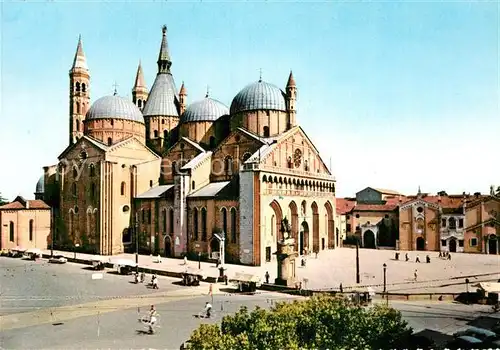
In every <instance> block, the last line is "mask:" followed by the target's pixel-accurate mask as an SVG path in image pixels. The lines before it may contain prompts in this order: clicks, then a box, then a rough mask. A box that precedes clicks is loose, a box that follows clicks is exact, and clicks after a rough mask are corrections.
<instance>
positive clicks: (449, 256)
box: [448, 252, 451, 260]
mask: <svg viewBox="0 0 500 350" xmlns="http://www.w3.org/2000/svg"><path fill="white" fill-rule="evenodd" d="M448 260H451V254H450V253H449V252H448Z"/></svg>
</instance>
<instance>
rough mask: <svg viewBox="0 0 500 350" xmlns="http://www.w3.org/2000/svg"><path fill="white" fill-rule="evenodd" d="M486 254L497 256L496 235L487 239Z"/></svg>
mask: <svg viewBox="0 0 500 350" xmlns="http://www.w3.org/2000/svg"><path fill="white" fill-rule="evenodd" d="M488 254H495V255H496V254H498V238H497V236H496V235H490V236H489V237H488Z"/></svg>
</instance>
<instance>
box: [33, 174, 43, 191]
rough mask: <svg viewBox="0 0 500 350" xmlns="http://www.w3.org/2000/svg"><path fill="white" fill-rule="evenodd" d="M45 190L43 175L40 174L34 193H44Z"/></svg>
mask: <svg viewBox="0 0 500 350" xmlns="http://www.w3.org/2000/svg"><path fill="white" fill-rule="evenodd" d="M44 192H45V176H44V175H42V176H40V179H38V182H37V183H36V190H35V193H44Z"/></svg>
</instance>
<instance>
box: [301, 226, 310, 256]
mask: <svg viewBox="0 0 500 350" xmlns="http://www.w3.org/2000/svg"><path fill="white" fill-rule="evenodd" d="M308 239H309V225H308V224H307V222H306V221H303V222H302V224H301V225H300V234H299V254H300V255H303V254H305V253H306V252H305V250H306V249H307V240H308Z"/></svg>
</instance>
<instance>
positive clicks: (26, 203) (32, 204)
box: [0, 197, 50, 210]
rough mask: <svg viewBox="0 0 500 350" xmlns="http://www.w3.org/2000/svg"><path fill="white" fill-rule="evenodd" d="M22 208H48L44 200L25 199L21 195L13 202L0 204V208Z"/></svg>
mask: <svg viewBox="0 0 500 350" xmlns="http://www.w3.org/2000/svg"><path fill="white" fill-rule="evenodd" d="M23 209H25V210H26V209H27V210H30V209H50V207H49V206H48V205H47V203H45V202H44V201H42V200H40V199H34V200H25V199H24V198H22V197H17V198H16V199H14V201H13V202H10V203H7V204H4V205H2V206H0V210H23Z"/></svg>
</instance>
